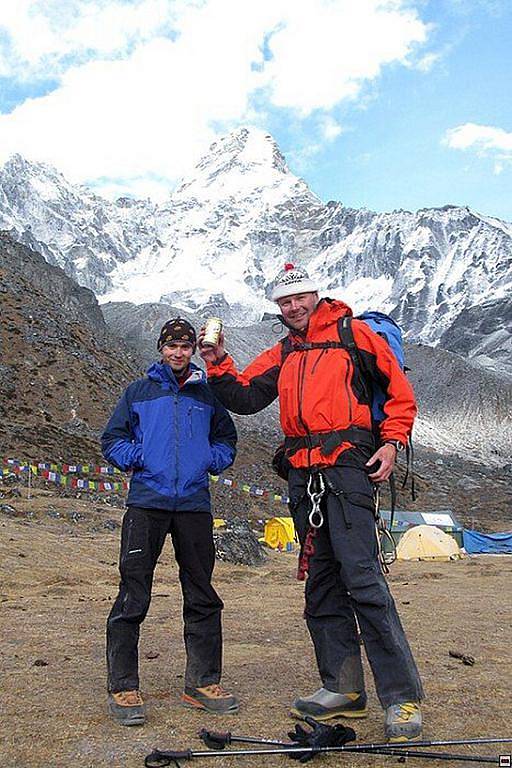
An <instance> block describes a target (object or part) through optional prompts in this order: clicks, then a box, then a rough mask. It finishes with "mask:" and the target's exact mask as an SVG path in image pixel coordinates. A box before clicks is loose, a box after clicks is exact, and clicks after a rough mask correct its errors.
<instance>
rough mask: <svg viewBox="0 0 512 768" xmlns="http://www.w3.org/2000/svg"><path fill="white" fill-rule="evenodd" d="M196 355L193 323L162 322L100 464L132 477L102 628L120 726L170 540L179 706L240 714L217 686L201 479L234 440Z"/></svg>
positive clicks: (222, 461)
mask: <svg viewBox="0 0 512 768" xmlns="http://www.w3.org/2000/svg"><path fill="white" fill-rule="evenodd" d="M195 348H196V333H195V330H194V328H193V327H192V326H191V325H190V323H188V322H187V321H186V320H183V319H181V318H175V319H173V320H169V321H168V322H167V323H166V324H165V325H164V327H163V328H162V331H161V333H160V337H159V339H158V350H159V352H160V354H161V357H162V359H161V362H159V363H154V364H153V365H152V366H151V367H150V368H149V370H148V372H147V377H146V378H144V379H140V380H138V381H135V382H133V383H132V384H130V385H129V387H128V388H127V389H126V391H125V392H124V394H123V396H122V397H121V399H120V401H119V403H118V404H117V407H116V409H115V411H114V413H113V414H112V416H111V418H110V421H109V422H108V424H107V426H106V429H105V432H104V433H103V436H102V449H103V455H104V456H105V458H106V459H107V460H108V461H110V462H111V463H112V464H114V465H115V466H116V467H118V468H119V469H121V470H123V471H127V470H133V475H132V479H131V482H130V490H129V493H128V499H127V510H126V513H125V515H124V518H123V527H122V534H121V555H120V564H119V570H120V573H121V583H120V589H119V594H118V596H117V599H116V601H115V603H114V605H113V607H112V610H111V612H110V616H109V617H108V621H107V667H108V690H109V708H110V711H111V713H112V714H113V716H114V717H115V719H116V720H117V721H118V722H119V723H120V724H122V725H142V724H143V723H144V720H145V711H144V703H143V701H142V697H141V695H140V692H139V674H138V643H139V629H140V624H141V623H142V622H143V621H144V618H145V616H146V613H147V611H148V608H149V603H150V600H151V586H152V582H153V573H154V570H155V566H156V563H157V560H158V557H159V555H160V552H161V550H162V547H163V545H164V542H165V538H166V536H167V534H170V535H171V538H172V543H173V546H174V553H175V556H176V561H177V563H178V567H179V578H180V582H181V588H182V592H183V618H184V625H185V626H184V638H185V650H186V656H187V663H186V669H185V690H184V693H183V696H182V703H183V704H184V705H185V706H190V707H195V708H198V709H203V710H207V711H208V712H214V713H232V712H237V711H238V707H239V702H238V699H237V698H236V697H235V696H233V695H231V694H229V693H227V692H226V691H225V690H224V689H223V688H222V687H221V686H220V684H219V683H220V677H221V657H222V633H221V611H222V608H223V604H222V601H221V600H220V598H219V596H218V595H217V593H216V592H215V590H214V588H213V587H212V584H211V577H212V572H213V566H214V562H215V549H214V543H213V533H212V530H213V520H212V514H211V506H210V493H209V485H208V473H211V474H218V473H219V472H222V471H223V470H224V469H226V468H227V467H229V466H230V465H231V464H232V463H233V461H234V458H235V452H236V451H235V447H236V439H237V436H236V430H235V426H234V424H233V421H232V419H231V417H230V416H229V414H228V413H227V411H226V409H225V408H224V407H223V406H222V405H221V404H220V403H219V401H218V400H217V399H216V398H215V396H214V395H213V392H212V390H211V389H210V387H209V385H208V384H207V382H206V376H205V374H204V372H203V371H202V370H201V369H200V368H198V367H197V366H196V365H194V363H192V362H191V358H192V355H193V354H194V351H195Z"/></svg>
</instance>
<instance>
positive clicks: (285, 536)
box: [263, 517, 295, 549]
mask: <svg viewBox="0 0 512 768" xmlns="http://www.w3.org/2000/svg"><path fill="white" fill-rule="evenodd" d="M263 541H264V542H265V544H267V545H268V546H269V547H272V549H286V545H287V544H293V542H294V541H295V527H294V525H293V520H292V518H291V517H273V518H272V519H271V520H267V522H266V523H265V531H264V535H263Z"/></svg>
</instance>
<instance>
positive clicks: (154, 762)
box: [144, 744, 499, 768]
mask: <svg viewBox="0 0 512 768" xmlns="http://www.w3.org/2000/svg"><path fill="white" fill-rule="evenodd" d="M397 746H398V745H394V746H393V747H390V746H389V745H387V746H386V748H383V747H381V748H379V749H376V748H375V747H373V748H372V746H371V745H362V744H357V745H354V746H352V747H347V746H340V747H296V746H281V747H275V748H274V749H272V748H271V749H239V750H224V749H219V750H197V751H195V750H192V749H186V750H183V751H178V750H177V751H173V750H170V751H163V750H159V749H155V750H154V751H153V752H151V754H149V755H147V756H146V759H145V760H144V765H145V766H146V768H165V766H169V765H173V764H174V765H175V766H178V768H179V761H180V760H193V759H195V758H203V757H249V756H255V755H259V756H264V755H288V756H292V755H297V756H299V755H300V756H301V757H302V756H304V755H307V754H311V757H314V756H316V755H318V754H326V753H328V754H331V753H333V752H334V753H338V752H350V753H351V754H354V753H357V752H360V753H361V754H370V755H384V756H390V757H401V758H406V757H409V758H414V757H416V758H426V759H431V760H454V761H455V760H458V761H466V762H478V763H492V764H493V765H499V758H498V757H494V756H491V755H461V754H451V753H442V752H439V753H438V752H421V751H419V750H414V749H404V748H397ZM354 747H355V748H354Z"/></svg>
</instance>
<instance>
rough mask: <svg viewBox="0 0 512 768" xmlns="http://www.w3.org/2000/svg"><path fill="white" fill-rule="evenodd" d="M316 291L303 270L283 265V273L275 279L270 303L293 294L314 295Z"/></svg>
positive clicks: (290, 265)
mask: <svg viewBox="0 0 512 768" xmlns="http://www.w3.org/2000/svg"><path fill="white" fill-rule="evenodd" d="M317 291H318V287H317V286H316V285H315V283H314V282H313V280H311V278H310V277H309V275H308V273H307V272H306V270H305V269H303V268H302V267H295V266H294V265H293V264H285V265H284V269H283V271H282V272H280V273H279V275H278V277H277V282H276V284H275V285H274V287H273V289H272V293H271V294H270V298H271V299H272V301H277V300H278V299H283V298H284V297H285V296H292V295H293V294H295V293H316V292H317Z"/></svg>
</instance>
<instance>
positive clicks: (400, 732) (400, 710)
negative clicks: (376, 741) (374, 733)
mask: <svg viewBox="0 0 512 768" xmlns="http://www.w3.org/2000/svg"><path fill="white" fill-rule="evenodd" d="M421 728H422V719H421V709H420V705H419V704H417V703H416V702H415V701H404V702H402V703H401V704H392V705H391V706H390V707H387V709H386V717H385V720H384V733H385V735H386V738H387V740H388V741H390V742H397V741H414V740H415V739H419V738H421Z"/></svg>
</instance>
